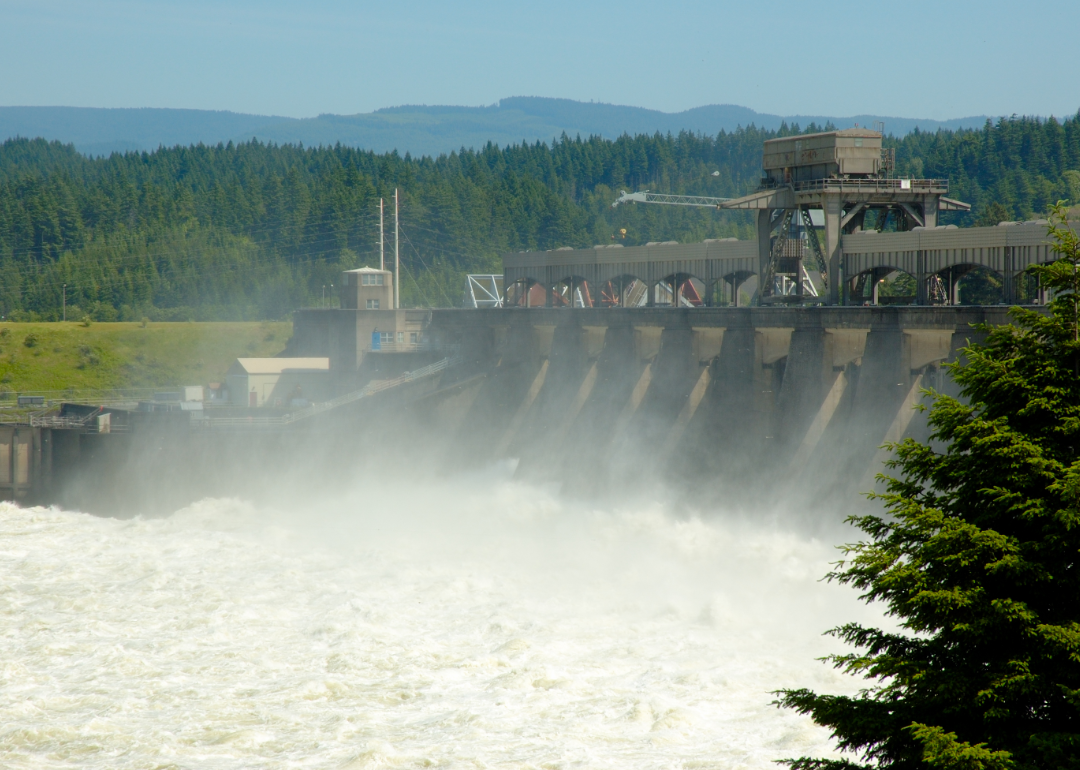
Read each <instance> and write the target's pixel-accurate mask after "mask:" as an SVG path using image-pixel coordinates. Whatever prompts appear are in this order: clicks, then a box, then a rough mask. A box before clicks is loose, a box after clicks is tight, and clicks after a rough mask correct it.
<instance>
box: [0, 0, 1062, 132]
mask: <svg viewBox="0 0 1080 770" xmlns="http://www.w3.org/2000/svg"><path fill="white" fill-rule="evenodd" d="M1078 30H1080V2H1077V0H1057V1H1054V2H1051V1H1049V0H1025V1H1024V2H1018V1H1017V0H1008V2H1006V1H1005V0H978V1H976V0H936V2H928V1H925V0H904V1H903V2H892V3H890V2H859V3H852V2H806V1H805V0H804V1H803V2H787V0H774V1H773V2H769V3H763V2H748V1H744V2H727V1H725V0H704V1H701V0H684V1H683V2H657V1H656V0H654V1H653V2H638V1H637V0H621V1H620V2H594V1H590V0H575V1H574V2H568V1H567V0H553V1H549V2H546V3H538V2H528V3H525V2H508V1H505V0H504V2H492V1H491V0H471V2H467V3H465V2H458V3H437V2H428V1H425V0H383V2H379V3H375V2H366V1H365V2H344V1H343V0H306V2H302V3H301V2H292V1H290V0H258V2H256V0H212V1H210V0H169V1H168V2H165V1H163V0H94V1H93V2H87V0H80V1H78V2H77V1H75V0H0V73H2V75H0V105H5V106H11V105H70V106H85V107H193V108H200V109H222V110H234V111H238V112H252V113H263V114H276V115H287V116H293V117H306V116H313V115H317V114H319V113H323V112H330V113H341V114H352V113H357V112H369V111H371V110H374V109H377V108H379V107H387V106H392V105H399V104H459V105H482V104H492V103H494V102H496V101H497V100H498V99H500V98H502V97H505V96H555V97H566V98H570V99H579V100H583V101H588V100H590V99H595V100H597V101H604V102H611V103H616V104H629V105H635V106H641V107H650V108H654V109H659V110H664V111H667V112H672V111H678V110H683V109H687V108H689V107H696V106H700V105H703V104H719V103H728V104H739V105H743V106H746V107H750V108H753V109H755V110H758V111H761V112H771V113H779V114H800V113H801V114H826V115H836V116H844V115H853V114H858V113H874V114H880V115H895V116H904V117H920V118H937V119H944V118H953V117H963V116H967V115H978V114H991V115H1001V114H1012V113H1020V114H1038V115H1049V114H1056V115H1063V114H1074V113H1076V111H1077V109H1078V108H1080V85H1078V83H1080V45H1078V43H1077V40H1078V34H1077V32H1078Z"/></svg>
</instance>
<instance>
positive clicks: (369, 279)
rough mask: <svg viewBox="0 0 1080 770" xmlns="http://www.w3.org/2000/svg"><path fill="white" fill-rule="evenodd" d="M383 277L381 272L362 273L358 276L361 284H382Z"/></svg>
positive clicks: (384, 277)
mask: <svg viewBox="0 0 1080 770" xmlns="http://www.w3.org/2000/svg"><path fill="white" fill-rule="evenodd" d="M385 279H386V276H385V275H383V274H382V273H374V274H373V273H364V274H363V275H361V276H360V283H361V285H363V286H383V285H384V281H385Z"/></svg>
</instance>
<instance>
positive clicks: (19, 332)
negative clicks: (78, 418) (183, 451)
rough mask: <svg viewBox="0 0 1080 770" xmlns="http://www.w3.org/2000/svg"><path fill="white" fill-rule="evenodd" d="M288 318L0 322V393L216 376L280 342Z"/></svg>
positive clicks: (269, 352)
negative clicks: (270, 319) (229, 320)
mask: <svg viewBox="0 0 1080 770" xmlns="http://www.w3.org/2000/svg"><path fill="white" fill-rule="evenodd" d="M291 334H292V323H290V322H269V321H262V322H221V323H210V322H208V323H146V324H145V325H144V324H143V323H140V322H132V323H92V324H90V325H89V326H84V325H83V324H82V323H0V395H6V394H13V393H23V392H28V391H32V392H60V391H66V390H71V389H74V390H107V389H115V388H140V387H161V386H165V385H182V384H191V385H196V384H206V383H209V382H220V381H221V380H222V379H223V378H224V377H225V372H226V371H227V370H228V368H229V366H230V365H231V364H232V363H233V361H235V360H236V359H237V358H239V357H263V356H274V355H277V354H278V353H280V352H281V351H282V350H284V349H285V344H286V343H287V342H288V340H289V337H290V336H291Z"/></svg>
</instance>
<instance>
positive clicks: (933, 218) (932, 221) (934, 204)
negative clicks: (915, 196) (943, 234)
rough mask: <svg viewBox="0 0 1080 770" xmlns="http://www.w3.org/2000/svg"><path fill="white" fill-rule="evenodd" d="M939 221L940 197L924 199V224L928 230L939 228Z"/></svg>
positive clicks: (933, 196)
mask: <svg viewBox="0 0 1080 770" xmlns="http://www.w3.org/2000/svg"><path fill="white" fill-rule="evenodd" d="M937 220H938V196H936V195H927V196H926V197H925V198H923V222H924V223H925V226H926V229H928V230H929V229H930V228H931V227H937Z"/></svg>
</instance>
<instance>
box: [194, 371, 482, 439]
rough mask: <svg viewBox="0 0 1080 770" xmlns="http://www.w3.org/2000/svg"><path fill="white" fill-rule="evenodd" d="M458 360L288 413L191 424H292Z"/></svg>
mask: <svg viewBox="0 0 1080 770" xmlns="http://www.w3.org/2000/svg"><path fill="white" fill-rule="evenodd" d="M459 363H461V358H460V356H454V357H452V358H444V359H442V360H441V361H436V362H435V363H433V364H430V365H428V366H425V367H422V368H420V369H414V370H413V371H411V372H405V373H404V374H402V375H400V376H398V377H394V378H392V379H389V380H375V381H373V382H369V383H368V384H367V385H365V386H364V387H363V388H361V389H360V390H355V391H353V392H352V393H346V394H345V395H343V396H338V397H337V398H334V399H331V400H329V401H323V402H321V403H318V404H312V405H311V406H307V407H304V408H303V409H298V410H296V411H295V412H289V413H287V414H278V415H250V416H245V417H217V416H213V415H207V416H204V417H202V418H201V419H193V420H192V421H191V425H192V427H193V428H195V429H213V428H271V427H280V426H285V425H291V424H293V423H295V422H299V421H300V420H306V419H309V418H312V417H315V416H317V415H320V414H325V413H326V412H329V411H331V410H333V409H337V408H339V407H342V406H345V405H346V404H351V403H354V402H356V401H359V400H361V399H364V398H368V397H369V396H374V395H375V394H376V393H382V392H383V391H386V390H390V389H392V388H396V387H398V386H400V385H405V384H407V383H410V382H416V381H417V380H422V379H425V378H427V377H431V376H433V375H435V374H438V373H439V372H442V371H444V370H445V369H449V368H450V367H451V366H456V365H457V364H459Z"/></svg>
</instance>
